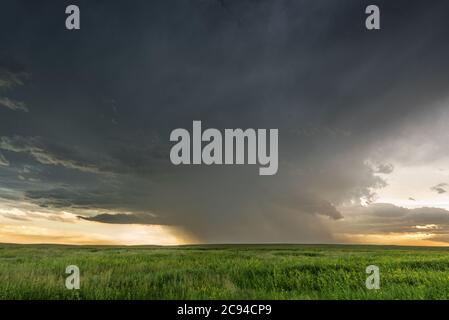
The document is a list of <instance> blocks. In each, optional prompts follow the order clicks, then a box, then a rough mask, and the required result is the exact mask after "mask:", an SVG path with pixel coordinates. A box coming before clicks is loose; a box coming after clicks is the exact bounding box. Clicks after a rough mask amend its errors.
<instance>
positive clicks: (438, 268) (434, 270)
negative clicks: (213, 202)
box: [0, 244, 449, 299]
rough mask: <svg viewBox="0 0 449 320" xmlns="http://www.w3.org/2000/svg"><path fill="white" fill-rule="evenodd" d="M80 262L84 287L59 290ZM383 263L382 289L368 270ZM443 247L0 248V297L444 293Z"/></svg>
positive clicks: (448, 279) (447, 277)
mask: <svg viewBox="0 0 449 320" xmlns="http://www.w3.org/2000/svg"><path fill="white" fill-rule="evenodd" d="M68 265H77V266H78V267H79V269H80V272H81V277H80V279H81V289H80V290H67V289H66V288H65V278H66V277H67V275H66V274H65V268H66V267H67V266H68ZM368 265H376V266H378V267H379V268H380V277H381V282H380V286H381V288H380V290H367V289H366V287H365V280H366V278H367V276H368V275H367V274H366V273H365V269H366V267H367V266H368ZM448 298H449V249H445V248H416V247H385V246H338V245H335V246H331V245H215V246H212V245H210V246H181V247H151V246H145V247H106V246H98V247H97V246H95V247H94V246H83V247H76V246H60V245H7V244H4V245H0V299H448Z"/></svg>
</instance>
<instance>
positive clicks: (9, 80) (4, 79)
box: [0, 57, 29, 112]
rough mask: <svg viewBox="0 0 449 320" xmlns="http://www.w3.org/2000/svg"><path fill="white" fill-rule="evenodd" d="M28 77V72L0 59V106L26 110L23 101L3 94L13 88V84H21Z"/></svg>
mask: <svg viewBox="0 0 449 320" xmlns="http://www.w3.org/2000/svg"><path fill="white" fill-rule="evenodd" d="M0 59H1V57H0ZM28 77H29V75H28V73H26V72H25V71H24V70H23V69H22V68H21V67H19V66H14V65H8V64H5V63H2V61H0V107H6V108H8V109H10V110H18V111H24V112H28V108H27V107H26V105H25V103H24V102H22V101H17V100H13V99H10V98H8V97H6V96H3V95H4V94H5V92H7V91H8V90H9V89H12V88H14V87H15V86H19V85H23V81H24V80H25V79H27V78H28Z"/></svg>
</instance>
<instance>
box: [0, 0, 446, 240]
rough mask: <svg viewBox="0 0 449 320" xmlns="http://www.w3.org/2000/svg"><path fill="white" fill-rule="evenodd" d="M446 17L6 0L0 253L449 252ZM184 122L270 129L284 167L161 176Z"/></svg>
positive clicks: (290, 7) (178, 2) (169, 169)
mask: <svg viewBox="0 0 449 320" xmlns="http://www.w3.org/2000/svg"><path fill="white" fill-rule="evenodd" d="M70 4H77V5H78V6H79V8H80V11H81V29H80V30H67V29H66V28H65V19H66V17H67V15H66V14H65V8H66V6H68V5H70ZM370 4H376V5H378V6H379V8H380V12H381V29H380V30H371V31H368V30H367V29H366V28H365V19H366V17H367V15H366V14H365V8H366V7H367V6H368V5H370ZM448 12H449V3H448V2H447V1H446V0H434V1H431V2H429V1H424V0H396V1H386V0H376V1H360V0H345V1H338V2H337V1H331V0H314V1H312V0H290V1H288V0H280V1H272V0H259V1H255V0H240V1H233V0H173V1H162V0H155V1H143V0H136V1H122V0H114V1H105V0H104V1H101V0H98V1H82V0H79V1H76V3H75V1H50V0H43V1H39V2H37V1H22V0H5V1H2V10H0V40H1V42H0V43H1V46H0V242H15V243H64V244H127V245H128V244H129V245H132V244H161V245H171V244H186V243H272V242H273V243H281V242H282V243H370V244H399V245H402V244H404V245H438V246H440V245H441V246H444V245H449V148H448V141H449V129H448V125H447V124H448V123H449V59H448V58H447V57H448V56H449V42H448V41H447V39H449V19H448V18H447V16H448ZM195 120H199V121H202V125H203V127H204V128H217V129H219V130H224V129H226V128H242V129H246V128H260V129H278V130H279V168H278V172H277V174H275V175H272V176H260V175H259V174H258V166H254V165H227V166H220V165H211V166H207V165H190V166H189V165H180V166H175V165H173V164H172V163H171V162H170V157H169V154H170V149H171V147H172V146H173V142H171V141H170V139H169V137H170V132H172V130H174V129H176V128H186V129H187V130H191V128H192V122H193V121H195Z"/></svg>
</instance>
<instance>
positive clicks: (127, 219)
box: [78, 213, 161, 224]
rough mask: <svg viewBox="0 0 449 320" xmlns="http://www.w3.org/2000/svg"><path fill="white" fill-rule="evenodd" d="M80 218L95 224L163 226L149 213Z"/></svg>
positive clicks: (105, 214)
mask: <svg viewBox="0 0 449 320" xmlns="http://www.w3.org/2000/svg"><path fill="white" fill-rule="evenodd" d="M78 218H80V219H83V220H87V221H95V222H103V223H112V224H161V222H160V221H158V220H156V219H155V216H154V215H152V214H149V213H128V214H125V213H117V214H108V213H103V214H99V215H96V216H94V217H83V216H79V217H78Z"/></svg>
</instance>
